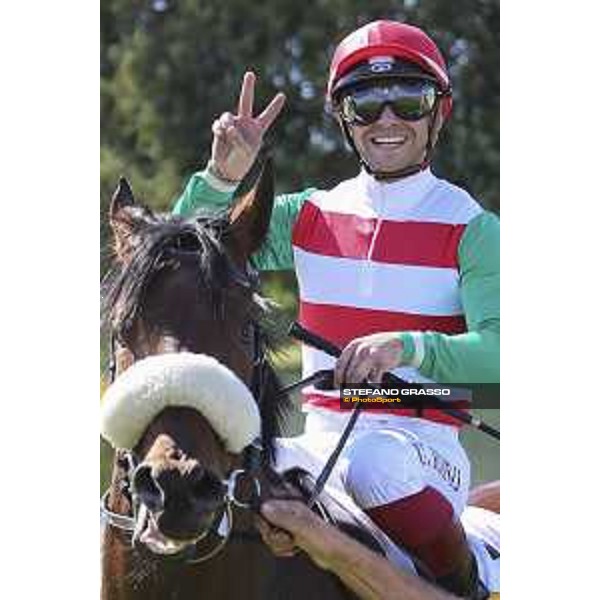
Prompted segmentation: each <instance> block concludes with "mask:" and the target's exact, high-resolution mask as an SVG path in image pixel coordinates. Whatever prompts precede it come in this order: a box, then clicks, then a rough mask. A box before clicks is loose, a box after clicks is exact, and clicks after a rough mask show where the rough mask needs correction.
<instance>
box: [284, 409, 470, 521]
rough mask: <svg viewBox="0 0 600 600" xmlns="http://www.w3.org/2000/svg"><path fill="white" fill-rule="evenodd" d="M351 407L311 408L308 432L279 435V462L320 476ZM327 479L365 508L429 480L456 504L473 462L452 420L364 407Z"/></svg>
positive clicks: (460, 505)
mask: <svg viewBox="0 0 600 600" xmlns="http://www.w3.org/2000/svg"><path fill="white" fill-rule="evenodd" d="M349 417H350V413H346V412H344V413H336V412H333V411H327V410H314V409H311V410H310V412H309V413H308V415H307V421H306V429H305V433H304V434H303V435H301V436H299V437H296V438H288V439H281V440H279V444H278V445H279V455H278V461H277V462H278V468H280V469H282V470H283V469H287V468H290V467H292V466H294V465H299V466H302V467H304V468H305V469H306V470H308V471H309V472H311V473H312V475H313V476H314V477H317V476H318V475H319V473H320V472H321V469H322V468H323V465H324V464H325V462H326V461H327V459H328V458H329V456H330V454H331V452H332V451H333V450H334V448H335V446H336V444H337V442H338V440H339V437H340V435H341V433H342V431H343V429H344V426H345V424H346V422H347V421H348V418H349ZM328 485H329V486H332V487H333V488H337V490H338V491H341V492H345V493H346V494H348V495H349V496H350V497H351V498H352V499H353V500H354V502H355V503H356V504H357V505H358V506H359V507H361V508H362V509H368V508H371V507H373V506H380V505H382V504H388V503H390V502H393V501H395V500H399V499H401V498H405V497H407V496H412V495H414V494H416V493H418V492H420V491H421V490H423V489H424V488H426V487H428V486H430V487H433V488H434V489H436V490H437V491H438V492H440V493H441V494H442V495H443V496H444V497H445V498H447V499H448V501H449V502H450V503H451V504H452V507H453V508H454V512H455V514H456V515H460V514H461V513H462V511H463V509H464V507H465V505H466V502H467V497H468V493H469V485H470V465H469V460H468V458H467V455H466V453H465V451H464V449H463V447H462V446H461V444H460V441H459V439H458V432H457V431H456V429H454V428H453V427H451V426H448V425H442V424H439V423H433V422H431V421H425V420H422V419H414V418H410V417H399V416H395V415H389V414H381V415H378V414H374V413H367V412H365V413H362V414H361V415H360V416H359V418H358V421H357V423H356V425H355V427H354V430H353V431H352V433H351V435H350V438H349V439H348V441H347V443H346V447H345V448H344V451H343V452H342V455H341V456H340V457H339V459H338V462H337V464H336V467H335V469H334V471H333V473H332V475H331V477H330V479H329V481H328Z"/></svg>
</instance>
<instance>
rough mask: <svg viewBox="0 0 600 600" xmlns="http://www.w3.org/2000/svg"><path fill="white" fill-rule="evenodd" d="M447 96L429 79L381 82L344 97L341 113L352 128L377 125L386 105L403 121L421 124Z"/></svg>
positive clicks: (340, 108)
mask: <svg viewBox="0 0 600 600" xmlns="http://www.w3.org/2000/svg"><path fill="white" fill-rule="evenodd" d="M444 95H446V94H445V93H444V92H440V91H439V89H438V87H437V86H436V85H435V83H433V82H432V81H428V80H426V79H414V80H404V81H398V82H394V83H393V84H385V83H380V84H376V85H371V86H369V87H363V88H357V89H355V90H352V91H350V92H349V93H348V94H347V95H345V96H344V97H343V98H342V100H341V102H340V104H339V111H340V114H341V116H342V118H343V119H344V121H346V122H347V123H349V124H351V125H371V124H372V123H375V121H377V119H379V117H381V113H382V112H383V109H384V108H385V107H386V106H389V107H390V108H391V109H392V111H393V113H394V114H395V115H396V116H397V117H398V118H399V119H403V120H404V121H418V120H419V119H422V118H423V117H425V116H427V115H428V114H430V113H431V112H432V111H433V109H434V108H435V105H436V102H437V100H438V98H440V97H442V96H444Z"/></svg>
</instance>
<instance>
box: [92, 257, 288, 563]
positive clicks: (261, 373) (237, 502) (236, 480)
mask: <svg viewBox="0 0 600 600" xmlns="http://www.w3.org/2000/svg"><path fill="white" fill-rule="evenodd" d="M234 278H235V281H236V283H238V284H241V285H242V286H243V287H246V288H248V289H249V290H250V291H251V292H252V293H255V292H257V291H258V286H259V275H258V271H256V270H254V269H253V268H252V267H251V266H250V265H248V266H247V268H246V269H245V270H244V271H241V270H239V271H234ZM249 324H251V325H252V328H253V350H252V353H253V355H252V357H251V360H252V375H251V380H250V386H249V387H250V390H251V392H252V395H253V396H254V399H255V401H256V402H257V404H258V406H261V405H262V403H263V401H264V400H265V397H264V396H265V392H266V385H265V380H266V369H267V368H268V363H267V349H266V338H265V336H264V334H263V333H262V332H261V330H260V327H259V326H258V324H257V323H256V322H255V321H254V320H251V321H250V322H249ZM119 345H121V346H124V347H126V344H125V343H124V341H123V340H122V338H121V336H120V335H119V331H118V328H117V327H115V328H113V329H112V330H111V333H110V336H109V365H108V373H109V380H110V383H113V381H114V380H115V378H116V376H117V358H116V356H117V349H118V346H119ZM119 452H120V460H118V463H119V466H120V467H121V468H122V469H123V471H124V476H123V478H122V479H121V480H120V489H119V491H120V493H121V494H122V495H125V496H126V497H127V498H128V500H129V502H130V505H131V514H129V515H124V514H120V513H117V512H115V511H114V510H111V508H110V506H109V504H110V496H111V491H112V489H113V487H112V486H110V487H109V488H108V489H107V490H106V492H105V493H104V494H103V496H102V498H101V501H100V517H101V521H102V522H103V523H105V524H107V525H109V526H111V527H113V528H115V529H117V530H120V531H122V532H125V533H126V534H128V535H130V536H131V539H132V543H133V544H135V540H136V527H137V526H138V524H139V522H140V518H141V516H142V515H143V513H144V511H146V510H147V508H146V507H145V506H144V505H143V503H142V502H141V500H140V499H139V497H137V495H136V494H135V490H134V487H133V485H132V481H133V475H134V472H135V469H136V467H137V464H138V462H139V461H138V458H137V457H136V456H135V455H134V453H133V451H130V450H120V451H119ZM264 454H265V452H264V450H263V448H262V443H261V441H260V439H259V438H257V439H255V440H254V441H253V442H252V443H251V444H250V445H249V446H247V447H246V448H245V449H244V451H243V457H242V458H243V468H238V469H235V470H233V471H232V472H231V473H230V474H229V476H228V477H227V478H226V479H223V480H221V485H222V489H223V495H222V497H221V499H220V506H219V509H218V510H217V511H216V514H215V517H214V519H213V521H212V523H211V524H210V526H209V527H207V528H206V529H205V530H204V531H203V532H202V533H200V535H199V536H197V537H196V538H195V539H194V540H192V541H190V543H189V544H188V545H187V546H186V547H185V548H184V549H183V550H182V551H180V552H178V553H175V554H170V555H164V557H165V558H170V559H180V560H183V561H184V562H185V563H190V564H197V563H202V562H206V561H207V560H209V559H211V558H213V557H214V556H216V555H217V554H218V553H219V552H220V551H221V550H223V548H224V547H225V545H226V544H227V542H228V541H229V540H230V538H231V536H232V533H233V527H234V524H233V520H234V517H233V515H234V511H233V509H234V507H237V508H239V509H242V510H252V511H257V510H258V506H259V505H260V499H261V494H262V489H261V484H260V480H259V478H258V470H259V468H260V467H261V466H262V465H263V464H265V462H266V461H265V456H264ZM269 475H270V476H272V477H273V476H275V475H276V474H275V473H274V472H272V471H271V472H270V473H269ZM242 481H246V482H247V483H249V486H250V494H249V495H247V494H246V495H245V496H242V495H241V494H240V492H239V487H240V483H241V482H242ZM211 533H214V534H216V535H217V536H218V537H219V538H220V539H219V540H218V542H217V543H216V544H215V545H214V546H213V547H211V548H208V549H204V548H202V547H201V546H202V544H201V542H203V541H204V540H205V539H206V538H207V537H208V536H209V534H211Z"/></svg>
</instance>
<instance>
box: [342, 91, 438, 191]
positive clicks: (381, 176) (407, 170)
mask: <svg viewBox="0 0 600 600" xmlns="http://www.w3.org/2000/svg"><path fill="white" fill-rule="evenodd" d="M439 106H440V104H439V102H436V104H435V107H434V109H433V111H432V112H431V114H430V120H429V125H428V128H427V143H426V144H425V157H424V158H423V160H422V161H421V162H420V163H418V164H416V165H409V166H408V167H404V168H403V169H399V170H398V171H386V172H384V173H378V172H376V171H374V170H373V168H372V167H371V166H370V165H369V163H367V161H366V160H364V158H363V157H362V156H361V154H360V152H359V151H358V149H357V147H356V144H355V143H354V138H353V137H352V132H351V131H350V127H349V125H348V123H346V121H344V119H342V118H340V122H341V124H342V131H343V132H344V136H345V138H346V142H348V145H349V146H350V148H352V151H353V152H354V154H355V155H356V157H357V158H358V160H359V162H360V164H361V166H362V167H363V169H364V170H365V171H366V172H367V173H369V175H372V176H373V177H374V178H375V179H377V181H390V180H394V179H403V178H404V177H409V176H410V175H414V174H415V173H418V172H419V171H423V170H425V169H426V168H427V167H428V166H429V165H430V163H431V157H432V154H433V147H434V143H433V129H434V127H435V123H436V121H437V116H438V111H439Z"/></svg>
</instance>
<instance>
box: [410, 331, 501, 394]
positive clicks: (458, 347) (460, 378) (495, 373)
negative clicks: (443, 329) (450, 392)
mask: <svg viewBox="0 0 600 600" xmlns="http://www.w3.org/2000/svg"><path fill="white" fill-rule="evenodd" d="M407 338H409V339H407ZM400 339H401V340H402V341H403V342H404V343H405V345H406V346H407V347H410V348H412V349H413V350H412V352H408V353H407V354H406V355H405V359H404V361H403V362H404V363H405V364H413V365H414V366H416V367H417V368H418V370H419V373H421V374H422V375H424V376H425V377H429V378H430V379H433V380H434V381H437V382H438V383H448V384H451V383H498V382H499V381H500V322H499V321H492V322H489V323H487V324H486V325H485V326H483V327H481V328H480V329H479V330H478V331H468V332H466V333H462V334H459V335H446V334H443V333H437V332H433V331H426V332H404V333H401V334H400Z"/></svg>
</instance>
